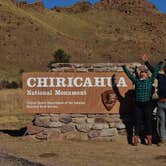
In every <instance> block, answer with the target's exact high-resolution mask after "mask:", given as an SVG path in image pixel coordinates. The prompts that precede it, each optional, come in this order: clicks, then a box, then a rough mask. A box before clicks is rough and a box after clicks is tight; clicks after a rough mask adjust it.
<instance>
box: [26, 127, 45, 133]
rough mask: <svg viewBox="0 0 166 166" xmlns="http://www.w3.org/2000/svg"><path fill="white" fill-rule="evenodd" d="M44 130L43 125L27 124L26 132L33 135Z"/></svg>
mask: <svg viewBox="0 0 166 166" xmlns="http://www.w3.org/2000/svg"><path fill="white" fill-rule="evenodd" d="M43 130H44V128H43V127H39V126H34V125H28V126H27V129H26V134H28V135H34V134H38V133H40V132H42V131H43Z"/></svg>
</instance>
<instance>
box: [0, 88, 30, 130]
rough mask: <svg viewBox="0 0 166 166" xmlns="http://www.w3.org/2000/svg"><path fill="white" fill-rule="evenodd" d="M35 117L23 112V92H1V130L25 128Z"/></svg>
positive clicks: (18, 90) (19, 90) (17, 90)
mask: <svg viewBox="0 0 166 166" xmlns="http://www.w3.org/2000/svg"><path fill="white" fill-rule="evenodd" d="M32 118H33V116H32V115H31V114H26V113H24V112H23V111H22V90H21V89H16V90H0V127H1V129H7V128H10V129H12V128H17V129H18V128H19V127H24V125H27V124H28V123H31V121H32Z"/></svg>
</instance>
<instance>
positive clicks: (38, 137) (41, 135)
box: [35, 133, 47, 140]
mask: <svg viewBox="0 0 166 166" xmlns="http://www.w3.org/2000/svg"><path fill="white" fill-rule="evenodd" d="M35 138H37V139H40V140H47V135H46V134H44V133H39V134H37V135H36V136H35Z"/></svg>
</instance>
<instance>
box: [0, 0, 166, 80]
mask: <svg viewBox="0 0 166 166" xmlns="http://www.w3.org/2000/svg"><path fill="white" fill-rule="evenodd" d="M79 5H80V6H79ZM81 5H82V4H81V3H80V4H77V5H76V7H77V9H76V8H75V7H74V10H73V11H71V10H70V12H69V11H65V10H62V11H58V12H57V11H56V10H55V9H54V10H47V9H44V10H43V11H42V12H39V11H38V10H35V9H34V8H32V7H25V8H18V7H16V5H14V4H13V3H12V2H11V0H0V61H1V62H2V63H1V65H0V76H1V79H4V78H5V77H9V78H12V77H13V78H16V77H18V71H19V70H20V69H24V70H25V71H45V70H47V64H48V62H49V61H51V60H52V53H53V52H54V51H55V50H56V49H58V48H62V49H64V50H65V51H66V52H67V53H69V54H71V56H72V58H71V61H72V62H81V63H82V62H85V63H87V62H131V61H140V54H142V53H144V52H147V53H148V54H149V55H150V56H151V57H150V58H151V61H153V62H154V63H155V62H156V59H157V60H160V59H163V58H164V57H165V55H166V47H164V46H165V45H166V31H165V29H166V15H165V14H161V13H160V12H158V11H157V10H156V9H155V8H154V6H153V5H152V4H150V3H149V2H147V1H146V0H130V1H129V0H119V1H116V0H112V1H111V2H109V1H107V0H106V1H105V0H104V1H102V2H100V3H97V4H95V5H94V6H92V7H90V10H87V8H86V11H84V8H82V6H81ZM80 9H81V10H80Z"/></svg>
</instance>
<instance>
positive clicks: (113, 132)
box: [100, 128, 118, 137]
mask: <svg viewBox="0 0 166 166" xmlns="http://www.w3.org/2000/svg"><path fill="white" fill-rule="evenodd" d="M116 135H118V131H117V129H116V128H111V129H103V130H101V132H100V136H101V137H108V136H116Z"/></svg>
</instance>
